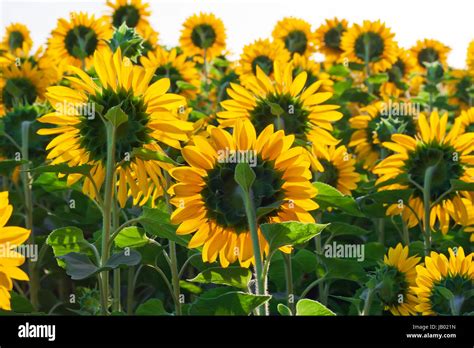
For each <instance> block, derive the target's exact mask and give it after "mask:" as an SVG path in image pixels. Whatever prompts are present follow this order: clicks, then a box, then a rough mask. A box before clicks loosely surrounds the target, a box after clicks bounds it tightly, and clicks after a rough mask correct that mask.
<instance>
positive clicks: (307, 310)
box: [296, 298, 336, 316]
mask: <svg viewBox="0 0 474 348" xmlns="http://www.w3.org/2000/svg"><path fill="white" fill-rule="evenodd" d="M296 315H310V316H335V315H336V313H334V312H333V311H331V310H330V309H329V308H327V307H326V306H324V305H323V304H321V303H319V302H318V301H313V300H309V299H307V298H304V299H301V300H299V301H298V303H297V304H296Z"/></svg>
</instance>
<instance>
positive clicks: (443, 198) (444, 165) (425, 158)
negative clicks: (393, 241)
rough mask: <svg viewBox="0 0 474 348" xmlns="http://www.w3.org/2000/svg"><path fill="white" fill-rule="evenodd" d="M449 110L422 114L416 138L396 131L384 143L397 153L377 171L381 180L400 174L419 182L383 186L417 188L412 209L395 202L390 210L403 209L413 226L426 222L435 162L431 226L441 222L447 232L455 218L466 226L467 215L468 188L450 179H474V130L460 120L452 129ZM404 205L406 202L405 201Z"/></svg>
mask: <svg viewBox="0 0 474 348" xmlns="http://www.w3.org/2000/svg"><path fill="white" fill-rule="evenodd" d="M447 122H448V114H447V113H445V114H444V115H442V116H441V117H440V116H439V115H438V113H437V112H436V111H434V112H432V113H431V115H430V116H429V119H427V117H426V116H425V115H424V114H423V113H421V114H420V115H419V117H418V128H419V131H420V133H419V134H418V135H417V136H416V137H411V136H408V135H404V134H394V135H392V140H391V142H384V143H383V144H382V145H383V146H384V147H385V148H387V149H389V150H391V151H393V152H394V154H393V155H391V156H389V157H387V158H385V159H384V160H382V161H381V162H380V163H379V164H378V165H377V166H376V168H375V169H374V170H373V172H374V173H375V174H377V175H379V178H378V180H377V182H376V184H380V183H383V182H384V181H387V180H389V179H393V178H395V177H397V176H398V175H400V174H403V173H405V174H407V175H408V176H409V177H410V178H411V180H412V181H414V182H416V185H415V184H414V183H413V182H412V181H410V182H408V183H406V184H405V183H402V184H399V183H395V184H391V185H387V186H385V187H383V188H381V189H384V190H385V189H386V190H391V189H404V188H411V189H414V193H413V194H412V196H411V197H410V198H409V202H408V203H406V204H408V205H409V207H410V208H407V207H405V206H404V207H403V208H400V207H398V206H397V205H392V206H390V207H389V208H388V209H387V214H388V215H398V214H402V218H403V219H404V220H405V221H406V222H407V224H408V226H409V227H413V226H415V225H416V224H418V221H424V203H423V190H421V189H420V187H424V186H425V182H424V181H425V172H426V170H427V169H428V168H429V167H432V166H433V167H434V168H435V169H434V173H433V176H432V180H431V188H430V197H429V198H430V204H434V206H433V207H432V208H431V211H430V227H431V228H432V229H433V228H434V226H435V224H436V222H438V223H439V229H440V230H441V232H442V233H443V234H446V233H448V230H449V224H450V220H453V221H454V222H456V223H459V224H461V225H466V224H467V221H468V214H467V210H466V206H465V204H464V201H463V197H468V196H469V193H468V192H464V191H457V190H451V191H450V192H449V193H448V192H447V191H448V190H450V188H451V181H450V180H461V181H464V182H467V183H472V182H474V156H473V155H472V152H473V151H474V145H473V144H474V133H463V132H462V131H461V127H460V123H459V122H455V123H454V125H453V126H452V128H451V130H450V131H449V132H447V131H446V129H447ZM406 204H405V205H406Z"/></svg>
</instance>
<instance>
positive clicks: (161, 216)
mask: <svg viewBox="0 0 474 348" xmlns="http://www.w3.org/2000/svg"><path fill="white" fill-rule="evenodd" d="M140 224H141V225H142V226H143V228H145V231H146V232H147V233H149V234H151V235H153V236H157V237H160V238H165V239H168V240H171V241H173V242H176V243H178V244H179V245H182V246H184V247H186V246H188V243H189V240H190V236H189V235H184V236H180V235H177V234H176V228H177V226H175V225H172V224H171V222H170V215H169V214H168V213H165V212H164V211H162V210H160V209H153V208H148V207H143V214H142V215H141V216H140Z"/></svg>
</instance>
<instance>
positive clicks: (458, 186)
mask: <svg viewBox="0 0 474 348" xmlns="http://www.w3.org/2000/svg"><path fill="white" fill-rule="evenodd" d="M450 182H451V189H452V190H453V191H474V183H470V182H464V181H462V180H454V179H452V180H450Z"/></svg>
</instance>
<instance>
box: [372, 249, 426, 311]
mask: <svg viewBox="0 0 474 348" xmlns="http://www.w3.org/2000/svg"><path fill="white" fill-rule="evenodd" d="M408 253H409V250H408V246H405V247H403V246H402V244H401V243H399V244H398V245H397V246H396V247H395V248H389V249H388V254H387V255H385V256H384V262H383V265H381V266H380V268H379V269H377V271H376V279H377V280H378V281H379V284H381V285H380V288H379V291H378V292H377V296H378V298H379V299H380V301H381V302H382V304H383V306H384V309H385V310H389V311H390V312H391V313H392V314H393V315H416V313H417V311H416V309H415V306H416V305H417V304H418V299H417V297H416V294H415V292H414V291H413V286H415V285H416V270H415V266H416V265H417V264H418V263H419V262H420V259H421V258H420V257H417V256H408Z"/></svg>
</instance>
